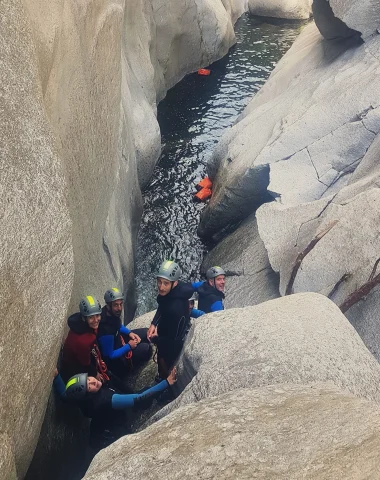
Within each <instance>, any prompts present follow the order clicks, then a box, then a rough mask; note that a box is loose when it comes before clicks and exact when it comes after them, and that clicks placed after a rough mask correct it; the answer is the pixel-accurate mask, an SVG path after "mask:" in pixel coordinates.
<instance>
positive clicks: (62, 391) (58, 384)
mask: <svg viewBox="0 0 380 480" xmlns="http://www.w3.org/2000/svg"><path fill="white" fill-rule="evenodd" d="M53 387H54V390H55V391H56V392H57V394H58V395H59V397H60V398H61V399H62V400H65V399H66V385H65V382H64V381H63V380H62V377H61V375H59V374H58V375H56V377H55V378H54V380H53Z"/></svg>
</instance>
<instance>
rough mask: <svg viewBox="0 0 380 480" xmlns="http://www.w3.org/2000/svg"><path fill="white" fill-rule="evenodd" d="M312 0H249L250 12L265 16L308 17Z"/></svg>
mask: <svg viewBox="0 0 380 480" xmlns="http://www.w3.org/2000/svg"><path fill="white" fill-rule="evenodd" d="M311 3H312V0H249V3H248V5H249V12H250V13H251V14H252V15H261V16H263V17H277V18H289V19H299V20H300V19H307V18H309V17H310V16H311Z"/></svg>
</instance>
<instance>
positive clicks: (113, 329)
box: [97, 306, 151, 377]
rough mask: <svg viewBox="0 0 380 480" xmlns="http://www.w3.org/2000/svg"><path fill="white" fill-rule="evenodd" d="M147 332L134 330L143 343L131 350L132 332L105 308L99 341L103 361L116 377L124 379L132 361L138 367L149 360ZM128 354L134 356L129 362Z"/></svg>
mask: <svg viewBox="0 0 380 480" xmlns="http://www.w3.org/2000/svg"><path fill="white" fill-rule="evenodd" d="M147 331H148V329H147V328H139V329H136V330H132V332H133V333H136V334H137V335H138V336H139V337H140V338H141V342H140V343H139V344H138V345H137V347H136V348H134V349H131V347H130V345H129V344H128V342H129V338H128V336H129V334H130V332H131V330H129V328H127V327H125V326H124V325H122V324H121V320H120V317H116V316H115V315H112V314H110V312H109V311H108V310H107V307H106V306H105V307H103V309H102V318H101V320H100V323H99V328H98V335H97V339H98V343H99V347H100V350H101V352H102V356H103V359H104V361H105V362H106V364H107V366H108V368H109V369H110V370H111V371H112V372H113V373H114V374H115V375H118V376H119V377H124V376H125V375H126V374H127V373H128V370H129V369H130V365H131V361H132V365H133V366H135V367H136V366H139V365H141V364H142V363H144V362H146V361H148V360H149V358H150V355H151V347H150V344H149V342H148V339H147V337H146V334H147ZM121 337H123V339H124V343H125V345H123V342H122V338H121ZM126 354H129V355H132V356H131V358H130V359H129V360H128V359H127V357H126ZM130 360H131V361H130Z"/></svg>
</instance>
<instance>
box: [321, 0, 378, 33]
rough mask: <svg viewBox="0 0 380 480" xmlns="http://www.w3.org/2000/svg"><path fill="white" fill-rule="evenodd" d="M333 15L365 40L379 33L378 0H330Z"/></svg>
mask: <svg viewBox="0 0 380 480" xmlns="http://www.w3.org/2000/svg"><path fill="white" fill-rule="evenodd" d="M329 3H330V5H331V8H332V10H333V12H334V15H335V16H336V17H338V18H340V19H341V20H342V21H343V22H344V23H345V24H346V25H347V26H348V27H350V28H352V29H353V30H356V31H358V32H360V33H361V35H362V38H363V39H364V40H365V39H367V38H368V37H370V36H371V35H374V34H375V35H376V34H377V33H379V27H380V0H330V2H329Z"/></svg>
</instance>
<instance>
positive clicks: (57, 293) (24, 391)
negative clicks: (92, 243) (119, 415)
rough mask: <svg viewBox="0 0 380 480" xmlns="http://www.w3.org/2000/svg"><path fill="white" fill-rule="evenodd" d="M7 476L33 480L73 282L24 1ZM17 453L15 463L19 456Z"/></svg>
mask: <svg viewBox="0 0 380 480" xmlns="http://www.w3.org/2000/svg"><path fill="white" fill-rule="evenodd" d="M0 18H1V29H0V50H1V52H2V53H1V60H0V85H1V109H0V132H1V134H0V135H1V142H0V175H1V182H0V198H1V207H0V216H1V227H0V228H1V243H0V284H1V289H0V302H1V305H2V309H3V315H2V319H1V322H0V324H1V337H0V362H1V374H0V377H1V381H0V383H1V385H2V388H1V391H0V425H1V442H3V441H4V440H5V441H8V442H9V444H8V445H6V446H5V447H2V448H0V466H1V467H2V468H1V470H0V477H1V478H2V479H7V480H8V479H11V478H15V475H16V474H17V478H23V476H24V475H25V473H26V470H27V468H28V464H29V462H30V460H31V458H32V455H33V451H34V448H35V445H36V443H37V439H38V435H39V432H40V428H41V424H42V420H43V416H44V413H45V408H46V404H47V400H48V396H49V392H50V388H51V381H52V373H53V365H54V361H55V359H56V358H57V355H58V350H59V344H60V339H61V336H62V333H63V319H64V315H65V313H66V309H67V306H68V301H69V298H70V294H71V287H72V284H73V271H74V264H73V250H72V243H71V222H70V218H69V212H68V208H67V205H66V199H65V195H66V190H65V180H64V172H63V168H62V163H61V161H60V158H59V157H58V155H57V151H56V148H55V144H54V140H53V138H52V135H51V129H50V125H49V123H48V121H47V118H46V112H45V107H44V101H43V97H42V90H41V85H40V79H39V72H38V69H37V65H36V61H35V51H34V48H33V35H32V31H31V29H30V26H29V25H28V21H27V14H26V12H25V11H24V10H23V8H22V3H20V2H10V1H7V0H5V1H4V2H1V4H0ZM12 456H14V458H12Z"/></svg>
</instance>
